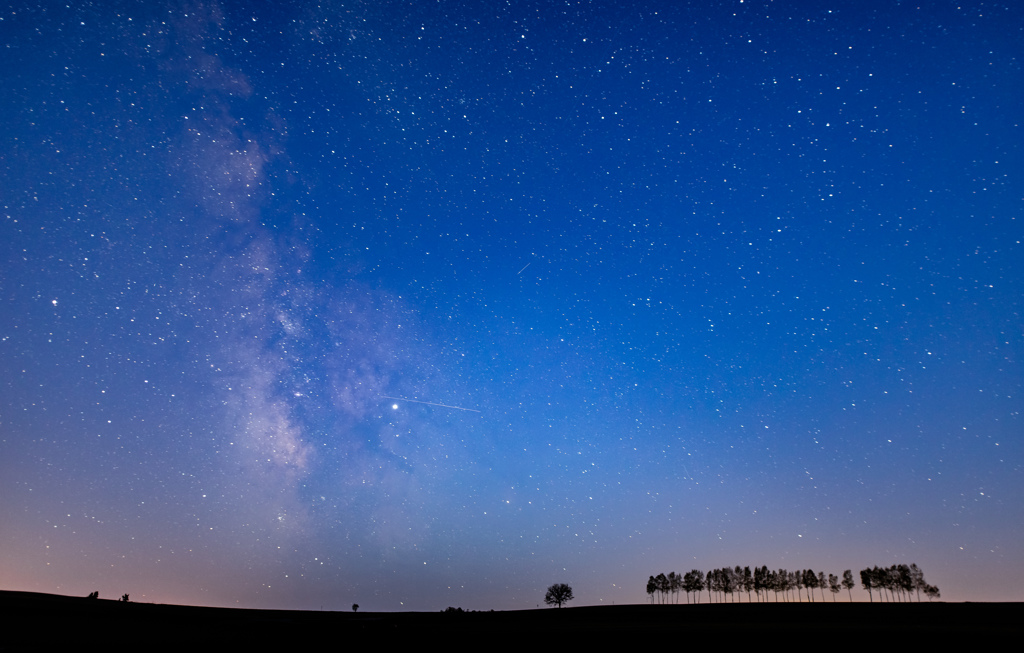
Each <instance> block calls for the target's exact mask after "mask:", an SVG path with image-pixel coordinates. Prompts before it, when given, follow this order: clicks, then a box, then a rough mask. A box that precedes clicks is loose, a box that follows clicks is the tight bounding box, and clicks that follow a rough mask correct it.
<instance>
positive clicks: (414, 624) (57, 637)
mask: <svg viewBox="0 0 1024 653" xmlns="http://www.w3.org/2000/svg"><path fill="white" fill-rule="evenodd" d="M0 610H2V614H4V616H5V621H6V622H7V624H8V627H7V629H6V630H7V633H6V635H7V637H8V643H9V644H14V643H15V642H17V643H19V644H32V643H38V644H43V643H46V644H58V643H60V644H76V643H77V644H82V643H85V642H97V643H98V642H101V641H105V642H108V643H114V642H136V643H137V644H138V645H139V646H143V645H152V644H164V645H166V644H170V643H175V644H188V645H191V646H193V647H199V648H201V649H209V648H214V647H218V648H219V647H220V646H227V645H230V646H238V645H239V644H242V645H245V644H256V645H260V646H264V647H265V646H267V645H274V644H281V645H290V646H294V645H296V644H300V643H303V642H310V643H312V642H315V641H321V642H323V641H329V642H332V644H333V645H336V646H339V647H341V646H345V645H349V644H353V643H368V642H373V641H376V642H377V643H378V644H379V643H381V642H384V641H388V642H392V643H395V642H397V643H406V642H408V643H420V644H422V643H424V642H426V641H432V640H435V639H438V641H474V640H472V639H470V640H464V638H472V637H475V636H485V635H486V636H489V637H490V638H494V637H495V636H496V635H497V636H499V637H501V638H502V639H504V640H506V641H508V640H511V641H517V642H519V641H524V642H525V641H531V640H533V641H535V642H537V641H543V640H537V639H536V638H537V637H547V636H554V637H556V638H560V637H563V636H568V637H572V638H573V639H574V640H575V641H588V642H589V641H595V642H596V641H602V640H604V639H605V638H608V637H614V636H616V635H626V636H629V637H630V638H637V637H639V638H643V640H636V639H633V640H632V641H634V642H636V641H646V642H647V643H651V642H655V641H669V640H670V638H672V639H674V640H676V641H678V639H679V638H680V637H683V638H684V639H685V641H686V642H687V643H688V644H692V645H699V644H708V645H715V643H716V642H717V643H718V644H721V642H722V641H728V640H732V639H734V638H739V639H740V640H743V639H745V638H747V637H749V638H751V639H750V641H761V642H765V641H772V639H773V638H777V637H784V638H787V639H783V640H779V641H790V642H793V641H800V638H806V637H810V639H809V640H806V641H817V642H823V641H832V642H835V643H840V642H844V641H845V642H849V643H850V644H852V645H856V644H857V642H861V643H863V642H865V641H874V642H878V641H892V638H897V639H899V640H901V641H907V642H911V641H916V642H919V643H920V642H922V641H941V640H943V639H945V638H947V637H949V636H957V635H961V636H962V635H968V636H971V637H974V638H975V639H974V640H973V641H974V643H975V644H979V643H980V642H985V641H995V640H1003V639H1004V638H1007V637H1014V638H1017V637H1019V636H1021V635H1022V634H1024V625H1022V624H1024V604H1022V603H841V602H839V603H778V604H775V603H761V604H757V603H752V604H751V603H748V604H701V605H621V606H590V607H575V608H561V609H538V610H515V611H502V612H461V613H443V612H312V611H300V610H245V609H235V608H206V607H193V606H182V605H162V604H155V603H124V602H120V601H112V600H104V599H87V598H79V597H68V596H58V595H53V594H36V593H31V592H2V591H0ZM766 637H767V638H769V639H767V640H766V639H765V638H766ZM789 637H796V638H797V639H796V640H792V639H788V638H789ZM865 637H866V638H868V639H864V638H865ZM381 638H384V639H381ZM723 638H724V639H723ZM850 638H853V639H850ZM877 638H888V639H877ZM904 638H905V639H904ZM979 638H980V639H979ZM477 641H480V640H477ZM489 641H492V642H493V641H495V640H493V639H491V640H489ZM1015 641H1019V640H1015ZM15 645H17V644H15Z"/></svg>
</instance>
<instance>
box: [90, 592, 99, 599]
mask: <svg viewBox="0 0 1024 653" xmlns="http://www.w3.org/2000/svg"><path fill="white" fill-rule="evenodd" d="M89 598H90V599H98V598H100V592H99V590H96V591H95V592H90V593H89Z"/></svg>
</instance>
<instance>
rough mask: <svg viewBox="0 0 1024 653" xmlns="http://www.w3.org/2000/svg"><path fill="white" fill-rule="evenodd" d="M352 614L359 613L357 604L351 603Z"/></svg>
mask: <svg viewBox="0 0 1024 653" xmlns="http://www.w3.org/2000/svg"><path fill="white" fill-rule="evenodd" d="M352 612H359V604H358V603H353V604H352Z"/></svg>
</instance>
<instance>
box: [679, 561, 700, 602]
mask: <svg viewBox="0 0 1024 653" xmlns="http://www.w3.org/2000/svg"><path fill="white" fill-rule="evenodd" d="M683 589H684V590H686V600H687V602H689V600H690V592H696V593H697V603H700V592H701V590H702V589H704V572H703V571H701V570H699V569H693V570H691V571H690V572H688V573H687V574H685V575H684V576H683Z"/></svg>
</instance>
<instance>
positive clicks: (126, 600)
mask: <svg viewBox="0 0 1024 653" xmlns="http://www.w3.org/2000/svg"><path fill="white" fill-rule="evenodd" d="M119 600H120V601H122V602H124V603H129V601H128V595H127V594H125V595H124V596H122V597H121V598H120V599H119Z"/></svg>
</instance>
